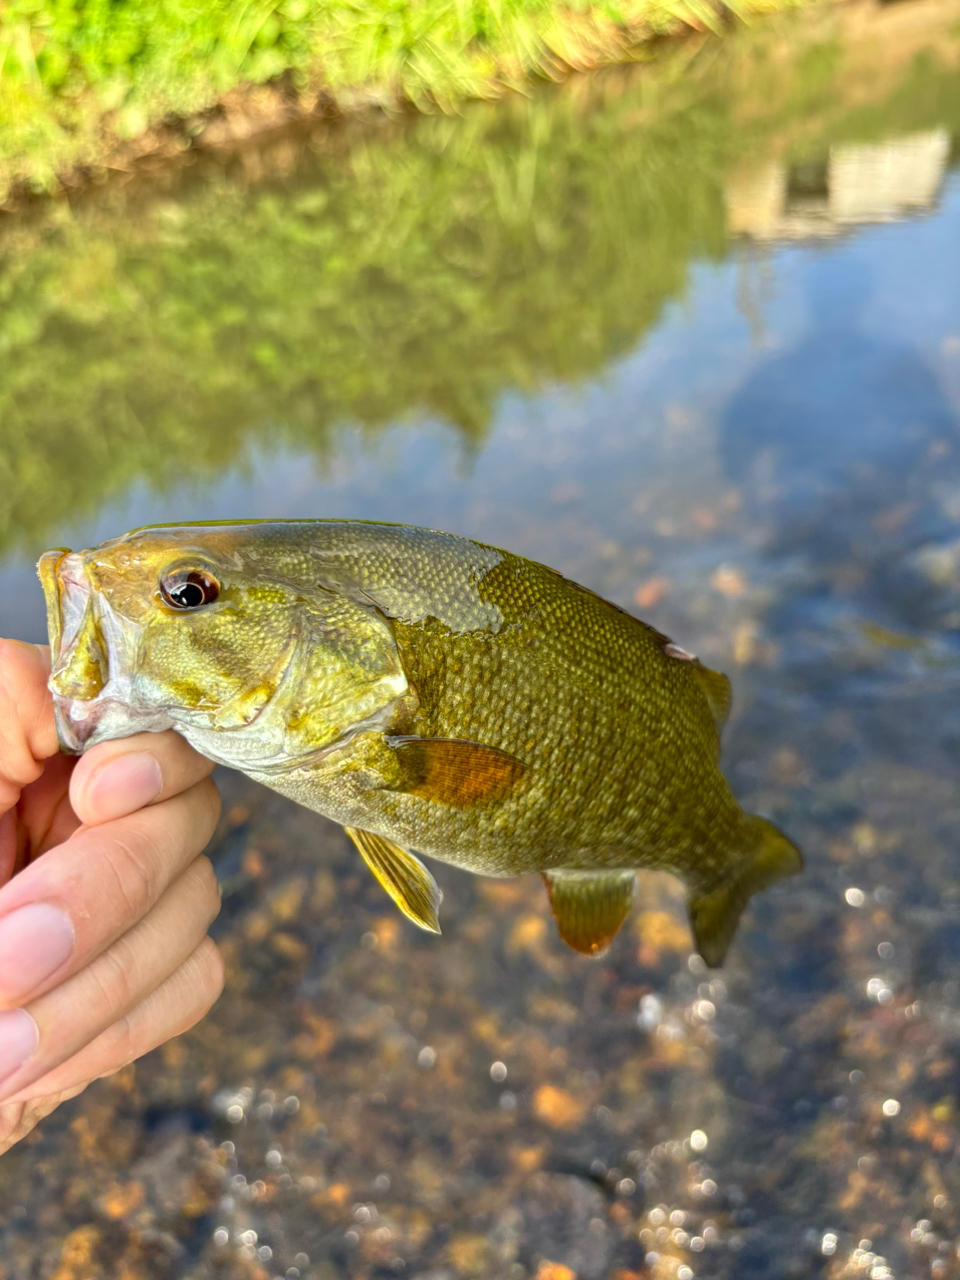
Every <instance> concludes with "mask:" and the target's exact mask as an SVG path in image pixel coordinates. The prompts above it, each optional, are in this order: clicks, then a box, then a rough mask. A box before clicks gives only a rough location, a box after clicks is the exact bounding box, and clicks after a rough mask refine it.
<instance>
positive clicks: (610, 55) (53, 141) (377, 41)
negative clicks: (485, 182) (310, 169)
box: [0, 0, 801, 201]
mask: <svg viewBox="0 0 960 1280" xmlns="http://www.w3.org/2000/svg"><path fill="white" fill-rule="evenodd" d="M800 2H801V0H571V2H569V3H558V2H557V0H238V3H236V4H217V3H214V0H6V3H5V4H3V5H2V6H0V201H2V199H3V198H4V194H5V193H7V192H9V191H10V190H11V188H14V187H15V186H16V185H17V184H25V185H26V186H28V187H33V188H43V187H46V186H49V185H51V184H52V183H54V182H55V180H56V176H57V175H58V174H59V175H62V176H65V177H69V176H70V175H71V174H75V173H76V172H77V171H78V170H82V169H83V167H85V166H93V167H96V166H102V165H110V164H119V165H122V164H124V163H125V162H128V161H129V160H130V159H131V158H132V157H135V156H137V155H142V154H144V153H149V152H151V151H157V150H160V151H163V150H164V149H170V148H175V147H177V146H185V145H188V144H189V143H190V142H191V141H192V140H195V139H196V138H197V136H199V135H203V134H204V133H205V132H206V131H208V130H209V129H210V128H211V125H212V127H213V131H214V134H215V135H217V136H219V135H218V133H217V131H218V130H219V131H220V133H222V123H223V122H222V116H223V113H224V111H225V112H226V113H227V114H228V115H229V114H230V112H231V111H232V112H234V113H235V114H240V115H245V116H246V125H245V126H241V127H249V122H250V121H251V120H252V121H254V123H256V122H258V121H259V122H260V123H263V124H269V123H271V122H273V121H279V120H280V119H282V118H284V117H285V116H289V115H290V114H293V113H296V112H304V111H310V110H313V109H316V108H317V107H318V106H319V107H320V108H321V109H323V110H325V111H328V112H329V111H334V112H335V111H338V110H344V109H349V108H350V107H352V106H355V105H357V104H358V103H365V102H380V103H383V104H385V105H388V106H398V105H401V104H404V103H413V104H417V105H420V106H429V105H431V104H441V105H448V104H450V103H453V102H456V101H458V100H463V99H466V98H474V97H489V96H493V95H495V94H497V93H498V92H500V91H501V90H502V89H503V88H504V87H505V86H517V85H521V84H523V83H524V82H526V81H528V80H529V78H530V77H531V76H547V77H551V78H556V77H557V76H559V75H562V74H563V73H565V72H566V71H567V70H569V69H584V68H587V67H594V66H597V65H600V64H602V63H609V62H615V61H621V60H623V59H625V58H629V57H631V56H633V55H634V54H635V52H636V50H637V48H638V46H639V45H640V44H641V43H642V42H643V41H644V40H646V39H649V37H651V36H653V35H657V34H661V33H664V32H668V31H673V30H677V29H679V28H683V27H695V28H699V29H704V28H708V27H714V28H716V27H718V26H719V25H721V23H722V21H723V18H724V17H725V16H727V15H729V14H736V15H739V16H744V17H745V16H748V15H750V14H752V13H757V12H764V11H769V10H774V9H782V8H787V7H792V6H794V5H795V4H797V3H800ZM256 86H270V88H269V91H262V92H259V93H258V92H257V90H256ZM218 104H219V106H220V108H221V110H220V112H219V113H218V112H216V111H214V117H215V118H213V119H211V115H210V112H211V110H212V109H215V108H216V107H217V105H218ZM218 117H219V118H218Z"/></svg>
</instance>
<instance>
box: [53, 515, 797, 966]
mask: <svg viewBox="0 0 960 1280" xmlns="http://www.w3.org/2000/svg"><path fill="white" fill-rule="evenodd" d="M41 577H42V578H43V579H44V582H45V586H46V589H47V595H48V603H49V604H50V615H51V639H52V643H53V645H54V650H55V654H56V655H57V656H56V661H55V664H54V673H53V676H52V687H53V689H54V692H55V694H56V695H57V705H58V714H59V716H60V723H61V726H62V734H63V737H64V739H65V741H66V743H67V745H68V746H69V747H72V748H73V749H79V748H82V747H84V746H87V745H90V744H91V743H92V742H93V741H101V740H103V738H105V737H112V736H118V735H119V734H120V733H122V732H134V731H136V730H137V728H142V727H150V728H162V727H165V725H166V724H167V723H169V724H171V725H173V727H176V728H178V729H179V730H180V731H181V732H182V733H184V734H185V736H186V737H187V738H188V739H189V740H190V741H191V742H193V744H194V745H195V746H197V748H198V749H199V750H201V751H205V752H206V753H207V754H208V755H210V756H211V757H213V758H214V759H218V760H221V761H222V762H224V763H227V764H232V765H234V766H235V767H238V768H241V769H243V770H244V772H246V773H248V774H249V775H250V776H251V777H254V778H257V779H259V780H261V781H263V782H265V783H266V784H267V785H268V786H270V787H272V788H274V789H275V790H277V791H280V792H282V793H283V794H285V795H288V796H290V797H291V798H293V799H294V800H296V801H298V802H299V803H301V804H304V805H306V806H308V807H310V808H312V809H315V810H317V811H318V812H320V813H324V814H326V815H327V816H329V817H331V818H334V819H335V820H337V821H339V822H342V823H343V824H344V825H345V826H346V827H347V828H348V830H349V831H350V832H351V835H353V837H354V839H355V841H356V842H357V845H358V848H359V849H360V852H361V853H362V854H363V856H364V857H365V859H366V860H367V861H368V864H369V865H370V866H371V869H373V870H374V873H375V874H376V875H377V876H378V878H379V879H380V880H381V882H382V883H383V884H384V886H385V887H386V888H387V891H388V892H389V893H391V896H393V897H394V899H395V900H396V901H397V902H398V905H400V906H401V908H402V909H404V910H405V911H406V912H407V914H409V915H411V917H412V918H414V919H416V920H417V921H418V923H421V924H425V925H426V927H436V926H435V916H436V911H435V904H436V901H438V899H437V898H436V894H435V892H434V891H435V886H434V887H433V889H431V887H430V886H431V885H432V880H431V879H430V877H429V874H428V873H427V872H426V870H425V868H422V867H421V866H420V864H419V863H418V862H417V860H416V859H415V858H413V857H412V856H411V851H413V850H416V851H418V852H420V853H423V854H426V855H428V856H431V857H436V858H438V859H441V860H443V861H446V862H451V863H455V864H456V865H459V866H462V867H465V868H467V869H468V870H471V871H474V872H478V873H482V874H485V875H497V876H509V875H518V874H522V873H524V872H530V871H538V872H541V873H543V874H544V876H545V879H546V881H547V885H548V888H549V890H550V895H551V901H552V903H553V907H554V911H555V914H556V915H557V919H558V923H559V924H560V927H561V932H562V933H563V935H564V937H566V938H567V940H568V941H570V942H571V943H572V945H574V946H577V947H578V948H579V949H581V950H585V951H597V950H599V949H602V947H603V946H604V945H606V943H607V942H608V941H609V937H610V936H612V933H613V932H615V931H616V928H617V927H618V925H619V923H620V921H621V920H622V918H623V916H624V915H625V913H626V910H627V909H628V908H629V901H630V898H631V895H632V885H633V878H632V874H631V873H632V871H633V870H635V869H638V868H654V867H656V868H663V869H666V870H669V871H671V872H674V873H675V874H676V875H678V876H679V877H681V879H682V880H683V881H684V882H685V884H686V885H687V887H688V890H689V891H690V894H691V912H692V916H693V923H694V929H695V933H696V934H697V938H698V943H699V945H700V947H701V950H702V951H703V952H704V954H705V955H706V956H707V958H708V959H710V960H712V961H713V962H717V961H718V960H719V959H720V958H722V953H723V951H724V950H725V949H726V945H727V943H728V942H729V940H730V937H731V936H732V933H733V930H734V928H735V926H736V920H737V918H738V916H739V913H740V910H741V909H742V907H743V905H744V903H745V901H746V899H747V898H748V897H749V895H750V894H751V893H752V892H754V891H755V890H756V889H757V888H760V887H762V886H763V885H765V884H767V883H770V882H771V881H772V880H774V879H776V878H778V877H779V876H781V875H784V874H789V873H790V872H792V871H795V870H797V869H799V855H798V854H797V852H796V850H795V849H794V848H793V846H792V845H790V844H789V842H788V841H787V840H786V839H785V838H784V837H783V836H781V835H780V833H779V832H777V831H776V829H775V828H773V827H771V826H770V825H769V824H767V823H765V822H763V821H762V820H761V819H758V818H755V817H753V816H751V815H748V814H746V813H744V812H743V810H742V809H741V808H740V806H739V805H738V804H737V802H736V800H735V799H734V797H733V795H732V793H731V792H730V789H729V787H728V786H727V783H726V781H725V780H724V778H723V775H722V773H721V771H720V768H719V765H718V756H719V734H720V728H721V727H722V722H723V719H724V717H725V715H726V710H727V704H728V701H729V685H728V684H727V682H726V680H725V678H724V677H722V676H718V675H717V674H716V673H714V672H711V671H708V670H707V669H706V668H704V667H702V666H701V664H700V663H699V662H698V661H697V660H696V659H695V658H692V657H691V655H689V654H686V653H685V652H684V651H683V650H681V649H679V648H677V647H676V646H675V645H673V644H672V643H671V642H670V641H668V640H667V638H666V637H665V636H663V635H661V634H660V633H659V632H657V631H656V630H654V629H653V628H651V627H649V626H647V625H646V624H644V623H642V622H640V621H638V620H637V619H635V618H633V617H632V616H630V615H629V614H627V613H625V612H623V611H622V610H620V609H619V608H617V607H616V606H615V605H612V604H610V603H608V602H606V601H604V600H602V599H600V598H599V597H598V596H596V595H594V594H593V593H592V592H590V591H587V590H585V589H584V588H582V587H579V586H577V585H576V584H574V583H572V582H569V581H567V580H566V579H564V578H563V577H561V576H560V575H559V574H557V573H555V572H554V571H553V570H550V569H547V568H545V567H544V566H542V565H539V564H535V563H533V562H532V561H528V560H525V559H522V558H520V557H518V556H514V555H511V554H509V553H506V552H502V551H499V550H497V549H495V548H492V547H488V546H484V545H482V544H479V543H475V542H471V541H469V540H466V539H462V538H456V537H453V536H452V535H449V534H443V533H436V532H433V531H429V530H422V529H415V528H409V527H406V526H391V525H377V524H365V523H361V522H336V521H329V522H328V521H304V522H289V523H287V522H277V523H265V524H256V523H250V524H236V525H221V526H216V525H210V526H203V525H193V526H190V525H188V526H181V527H179V528H177V527H169V528H167V527H160V528H157V529H147V530H141V531H135V532H134V533H133V534H129V535H127V536H126V538H123V539H118V540H116V541H115V542H113V543H108V544H105V545H104V547H102V548H99V549H96V550H94V551H90V552H84V553H81V555H80V556H79V557H77V556H75V555H72V554H69V555H59V554H58V553H48V555H47V556H46V557H44V560H43V561H42V562H41ZM67 632H69V635H68V634H67ZM148 721H149V723H147V722H148ZM431 894H432V895H433V897H431ZM428 900H429V901H428ZM430 901H432V902H434V905H433V906H430ZM416 904H420V905H416Z"/></svg>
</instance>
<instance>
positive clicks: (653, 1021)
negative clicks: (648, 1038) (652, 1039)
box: [637, 994, 663, 1031]
mask: <svg viewBox="0 0 960 1280" xmlns="http://www.w3.org/2000/svg"><path fill="white" fill-rule="evenodd" d="M662 1017H663V1001H662V1000H661V999H660V998H659V997H658V996H654V995H649V994H648V995H645V996H641V997H640V1012H639V1013H638V1014H637V1026H638V1027H641V1028H642V1029H643V1030H644V1031H653V1030H654V1029H655V1028H656V1027H658V1026H659V1025H660V1020H661V1019H662Z"/></svg>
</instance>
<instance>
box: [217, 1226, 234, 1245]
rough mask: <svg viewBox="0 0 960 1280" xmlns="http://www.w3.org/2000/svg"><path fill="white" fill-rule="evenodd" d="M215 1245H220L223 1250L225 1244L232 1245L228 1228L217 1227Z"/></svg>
mask: <svg viewBox="0 0 960 1280" xmlns="http://www.w3.org/2000/svg"><path fill="white" fill-rule="evenodd" d="M213 1243H214V1244H216V1245H220V1247H221V1248H222V1247H223V1246H224V1245H225V1244H229V1243H230V1232H229V1231H228V1230H227V1228H226V1227H217V1229H216V1231H215V1232H214V1233H213Z"/></svg>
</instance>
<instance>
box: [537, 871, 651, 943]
mask: <svg viewBox="0 0 960 1280" xmlns="http://www.w3.org/2000/svg"><path fill="white" fill-rule="evenodd" d="M543 882H544V884H545V885H546V886H547V893H548V895H549V897H550V906H551V907H552V908H553V915H554V919H555V920H556V922H557V928H558V929H559V931H560V937H561V938H562V939H563V940H564V942H565V943H567V945H568V946H570V947H573V949H574V951H579V952H581V953H582V954H583V955H587V956H599V955H602V954H603V953H604V951H606V949H607V948H608V947H609V945H610V943H611V942H612V940H613V937H614V935H615V934H616V932H617V930H618V929H619V928H620V926H621V925H622V924H623V922H624V920H625V919H626V918H627V915H628V913H629V911H630V908H631V907H632V906H633V892H634V888H635V886H636V873H635V872H633V871H545V872H544V873H543Z"/></svg>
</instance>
